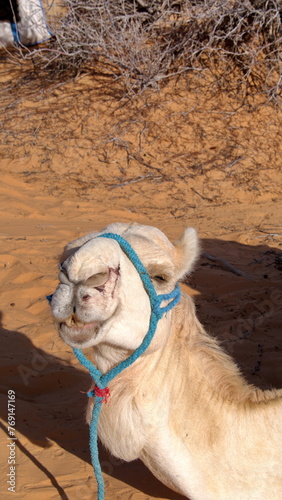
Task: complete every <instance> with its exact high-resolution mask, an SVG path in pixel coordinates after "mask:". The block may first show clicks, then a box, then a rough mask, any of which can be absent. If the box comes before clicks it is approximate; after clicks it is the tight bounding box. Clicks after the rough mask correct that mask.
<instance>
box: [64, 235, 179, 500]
mask: <svg viewBox="0 0 282 500" xmlns="http://www.w3.org/2000/svg"><path fill="white" fill-rule="evenodd" d="M97 238H111V239H113V240H115V241H117V242H118V244H119V245H120V247H121V248H122V250H123V251H124V253H125V254H126V255H127V257H128V258H129V259H130V260H131V262H132V264H133V265H134V266H135V268H136V270H137V271H138V273H139V276H140V278H141V280H142V282H143V285H144V288H145V290H146V292H147V294H148V296H149V299H150V304H151V316H150V323H149V329H148V332H147V334H146V335H145V337H144V339H143V341H142V343H141V344H140V346H139V347H138V348H137V349H136V350H135V351H134V352H133V353H132V354H131V355H130V356H129V357H128V358H126V359H125V360H123V361H121V362H120V363H119V364H118V365H116V366H115V367H114V368H112V369H111V370H110V371H109V372H107V373H105V374H104V375H103V374H102V373H101V372H100V370H98V369H97V368H96V367H95V366H94V365H93V364H92V363H91V361H89V360H88V359H87V358H86V356H85V355H84V354H83V352H82V351H81V350H80V349H73V352H74V354H75V356H76V357H77V359H78V360H79V361H80V363H81V364H82V365H83V366H84V367H85V368H86V369H87V370H88V371H89V373H90V375H91V377H92V378H93V379H94V382H95V388H96V390H95V388H94V390H91V391H89V392H88V393H87V395H88V396H89V397H94V408H93V412H92V418H91V422H90V453H91V461H92V465H93V468H94V472H95V477H96V481H97V486H98V494H97V499H98V500H104V480H103V476H102V470H101V466H100V461H99V452H98V420H99V415H100V411H101V407H102V403H103V401H104V400H105V397H107V394H108V393H107V392H103V390H104V391H108V388H107V386H108V383H109V382H110V381H111V380H112V379H113V378H114V377H116V375H118V374H119V373H121V372H122V371H123V370H124V369H125V368H127V367H128V366H130V365H131V364H132V363H134V361H135V360H136V359H138V358H139V356H141V355H142V354H143V353H144V351H145V350H146V349H147V348H148V347H149V345H150V343H151V341H152V339H153V336H154V334H155V331H156V328H157V325H158V321H159V320H160V319H161V317H162V316H163V314H164V313H166V312H168V311H170V309H172V308H173V307H174V306H175V305H176V304H177V303H178V302H179V300H180V296H181V290H180V287H179V285H178V284H177V285H176V287H175V288H174V290H173V291H172V292H171V293H167V294H162V295H158V294H157V292H156V290H155V288H154V286H153V284H152V282H151V279H150V276H149V274H148V272H147V270H146V269H145V267H144V266H143V264H142V262H141V260H140V259H139V257H138V255H137V253H136V252H135V250H133V248H132V247H131V245H130V244H129V243H128V241H126V240H125V239H124V238H122V237H121V236H119V235H118V234H114V233H105V234H101V235H99V236H97ZM164 300H169V301H170V302H169V304H168V305H166V306H164V307H161V303H162V302H163V301H164Z"/></svg>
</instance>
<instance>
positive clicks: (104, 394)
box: [93, 385, 110, 403]
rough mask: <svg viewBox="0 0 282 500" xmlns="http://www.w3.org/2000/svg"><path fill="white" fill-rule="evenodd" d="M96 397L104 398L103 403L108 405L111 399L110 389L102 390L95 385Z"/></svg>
mask: <svg viewBox="0 0 282 500" xmlns="http://www.w3.org/2000/svg"><path fill="white" fill-rule="evenodd" d="M93 391H94V394H95V396H98V398H103V399H102V401H101V403H107V401H108V399H109V397H110V389H109V388H108V387H105V388H104V389H100V387H98V385H95V386H94V388H93Z"/></svg>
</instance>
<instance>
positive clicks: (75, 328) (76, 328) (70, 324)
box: [59, 320, 100, 333]
mask: <svg viewBox="0 0 282 500" xmlns="http://www.w3.org/2000/svg"><path fill="white" fill-rule="evenodd" d="M99 326H100V322H99V321H91V322H89V323H84V322H83V321H78V320H76V321H75V322H74V321H72V320H71V321H69V320H66V321H62V322H61V323H59V329H60V330H61V329H62V328H64V329H65V330H68V331H70V332H74V333H75V332H78V333H79V332H81V331H83V330H87V329H89V328H91V329H92V328H93V327H94V328H96V329H97V327H99Z"/></svg>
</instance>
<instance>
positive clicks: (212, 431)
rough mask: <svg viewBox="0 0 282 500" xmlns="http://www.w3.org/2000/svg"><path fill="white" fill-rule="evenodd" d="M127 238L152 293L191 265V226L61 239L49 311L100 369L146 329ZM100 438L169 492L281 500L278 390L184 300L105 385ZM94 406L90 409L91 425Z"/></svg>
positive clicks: (125, 227) (205, 498)
mask: <svg viewBox="0 0 282 500" xmlns="http://www.w3.org/2000/svg"><path fill="white" fill-rule="evenodd" d="M106 232H112V233H116V234H119V235H121V236H122V237H123V238H125V239H126V240H127V241H128V242H129V243H130V244H131V245H132V247H133V248H134V250H135V251H136V252H137V254H138V256H139V258H140V259H141V261H142V263H143V264H144V266H145V267H146V269H147V270H148V272H149V274H150V276H151V279H152V282H153V284H154V286H155V289H156V291H157V292H158V293H168V292H170V291H171V290H172V289H173V288H174V287H175V284H176V282H177V281H178V280H180V279H183V278H184V277H185V276H186V275H187V274H188V273H189V272H190V271H191V269H192V267H193V265H194V263H195V261H196V259H197V257H198V254H199V244H198V238H197V234H196V232H195V230H194V229H192V228H188V229H186V230H185V232H184V234H183V236H182V238H181V239H180V240H178V241H177V242H175V243H174V244H172V243H170V241H169V240H168V239H167V237H166V236H165V235H164V234H163V233H162V232H161V231H159V230H158V229H156V228H153V227H150V226H142V225H139V224H122V223H117V224H111V225H110V226H108V227H107V228H106V229H104V230H103V231H101V232H100V233H97V232H96V233H91V234H89V235H87V236H84V237H82V238H80V239H78V240H76V241H74V242H72V243H70V244H69V245H67V247H66V249H65V254H64V263H63V266H62V270H61V272H60V284H59V286H58V288H57V290H56V292H55V294H54V296H53V299H52V312H53V315H54V317H55V319H56V321H57V323H58V329H59V333H60V336H61V338H62V339H63V340H64V341H65V342H66V343H67V344H69V345H70V346H72V347H77V348H80V349H83V348H85V347H90V346H92V349H93V357H94V362H95V364H96V366H97V367H98V369H99V370H100V371H101V372H102V373H105V372H107V371H108V370H109V369H111V368H112V367H113V366H115V365H116V364H117V363H118V362H119V361H121V360H122V359H125V358H126V357H128V356H129V354H131V352H132V351H133V350H135V349H136V348H137V347H138V346H139V345H140V344H141V342H142V340H143V338H144V336H145V335H146V333H147V331H148V326H149V318H150V302H149V298H148V295H147V293H146V291H145V290H144V287H143V284H142V282H141V279H140V277H139V275H138V272H137V271H136V269H135V267H134V266H133V264H132V263H131V262H130V260H129V259H128V258H127V257H126V255H125V254H124V252H123V251H122V249H121V247H120V246H119V244H118V243H117V242H116V241H114V240H111V239H106V238H102V237H100V238H95V236H97V235H98V234H103V233H106ZM109 388H110V398H109V400H108V402H107V403H106V404H103V405H102V410H101V416H100V422H99V437H100V439H101V441H102V442H103V444H104V445H105V446H106V447H107V448H108V449H109V450H110V452H111V453H112V454H113V455H115V456H116V457H119V458H121V459H123V460H126V461H130V460H134V459H136V458H140V459H141V460H142V461H143V462H144V464H145V465H146V466H147V467H148V468H149V469H150V470H151V471H152V473H153V474H154V475H155V476H156V477H157V478H158V479H160V481H162V482H163V483H164V484H165V485H167V486H168V487H170V488H171V489H173V490H175V491H177V492H179V493H182V494H183V495H185V496H186V497H187V498H189V499H190V500H266V499H270V500H281V498H282V469H281V463H282V433H281V421H282V390H281V389H279V390H271V391H270V390H269V391H262V390H260V389H258V388H256V387H254V386H252V385H249V384H248V383H247V382H246V381H245V380H244V378H243V377H242V375H241V374H240V371H239V369H238V367H237V365H236V364H235V363H234V362H233V361H232V359H231V358H230V357H229V356H228V355H227V354H226V353H225V352H224V351H223V350H222V349H221V347H220V346H219V344H218V342H217V341H216V340H215V339H214V338H211V337H210V336H209V335H208V334H207V333H206V332H205V330H204V329H203V327H202V326H201V324H200V323H199V321H198V319H197V317H196V313H195V307H194V304H193V301H192V299H191V298H190V297H189V296H187V295H186V294H185V293H182V296H181V300H180V302H179V304H178V305H177V306H176V307H174V308H173V309H172V310H171V311H169V312H168V313H167V314H165V315H164V316H163V318H162V319H161V320H160V321H159V323H158V327H157V330H156V333H155V336H154V338H153V341H152V343H151V345H150V346H149V348H148V349H147V351H145V353H144V354H143V355H142V356H141V357H140V358H139V359H138V360H137V361H135V362H134V363H133V365H132V366H130V367H128V368H126V369H125V370H124V371H123V372H122V373H121V374H119V375H118V376H117V377H116V378H115V379H114V380H113V381H112V382H110V384H109ZM92 406H93V401H92V400H91V399H90V402H89V405H88V411H87V415H88V421H89V419H90V416H91V412H92Z"/></svg>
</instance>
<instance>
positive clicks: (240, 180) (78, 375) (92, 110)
mask: <svg viewBox="0 0 282 500" xmlns="http://www.w3.org/2000/svg"><path fill="white" fill-rule="evenodd" d="M101 90H102V91H101ZM103 90H104V91H105V82H104V81H102V82H101V81H100V83H99V85H97V86H93V84H92V83H91V82H89V81H87V78H81V79H80V80H78V81H77V82H74V83H70V84H68V85H64V86H58V85H57V86H54V90H53V91H52V92H50V93H49V94H46V93H44V92H35V91H34V89H33V93H32V92H31V93H30V94H28V92H26V94H24V95H22V94H20V92H23V91H22V90H21V89H18V92H19V94H18V95H14V96H13V97H11V96H8V95H6V94H5V96H3V95H2V99H4V98H5V99H6V108H5V113H4V115H3V116H2V132H1V146H0V155H1V185H0V192H1V198H0V211H1V222H0V237H1V249H0V271H1V272H0V279H1V292H0V293H1V311H2V312H1V346H2V348H1V473H2V481H1V493H0V496H1V499H10V498H16V499H21V500H40V499H42V500H43V499H44V500H45V499H59V498H63V499H70V500H76V499H78V500H90V499H94V498H95V488H96V486H95V479H94V477H93V470H92V466H91V463H90V454H89V447H88V428H87V426H86V424H85V422H84V411H85V406H86V398H87V396H86V395H85V394H84V393H83V391H87V390H88V387H89V375H88V374H87V373H86V372H85V371H84V369H83V368H82V367H81V366H79V363H78V362H77V361H76V359H75V358H74V355H73V353H72V350H71V348H70V347H68V346H67V345H65V344H64V343H63V342H62V341H61V340H60V339H59V338H58V335H57V332H56V328H55V326H54V324H53V320H52V318H51V315H50V311H49V306H48V303H47V300H46V295H48V294H50V293H52V291H53V290H54V288H55V287H56V282H57V265H58V262H59V258H60V253H61V251H62V249H63V247H64V245H65V244H66V243H67V242H69V241H71V240H72V239H74V238H77V237H78V236H80V235H83V234H84V233H87V232H90V231H93V230H96V229H101V228H103V227H104V226H106V225H107V224H109V223H111V222H115V221H121V222H127V221H134V222H140V223H143V224H150V225H154V226H157V227H158V228H160V229H161V230H163V231H164V232H165V233H166V234H167V235H168V236H169V238H171V239H172V240H173V239H176V238H178V237H179V236H180V235H181V233H182V230H183V228H185V227H187V226H193V227H195V228H196V229H197V231H198V232H199V236H200V238H201V241H202V249H203V255H202V257H201V258H200V260H199V262H198V265H197V267H196V269H195V271H194V272H193V274H192V275H191V276H190V277H189V279H188V280H187V283H183V284H181V286H182V288H183V290H185V291H186V292H187V293H189V294H190V295H193V296H194V299H195V301H196V304H197V310H198V315H199V318H200V319H201V321H202V322H203V324H204V325H205V327H206V328H207V330H208V332H210V333H211V335H214V336H216V337H218V338H219V339H220V340H221V342H222V345H223V347H224V348H225V349H226V350H227V351H228V352H230V353H231V354H232V356H233V357H234V358H235V360H236V361H237V363H238V364H239V366H240V367H241V370H242V372H243V374H244V376H245V377H246V378H247V379H248V380H249V381H250V382H251V383H253V384H255V385H258V386H260V387H262V388H269V387H282V363H281V360H282V340H281V326H280V325H281V319H282V305H281V304H282V301H281V298H282V289H281V271H282V248H281V245H282V239H281V236H282V222H281V221H282V204H281V181H282V173H281V144H282V142H281V129H280V123H281V119H282V113H281V110H279V108H275V107H273V106H272V105H270V104H265V105H264V106H257V107H253V108H252V109H250V107H249V106H248V105H246V106H242V107H240V108H238V110H237V112H235V110H236V106H237V105H236V103H235V102H234V101H232V100H231V99H229V97H228V96H223V97H222V96H221V98H220V99H219V97H218V96H217V97H212V96H204V95H202V94H201V95H198V94H197V92H194V93H192V92H190V91H189V90H188V89H186V88H185V86H181V84H180V83H178V84H176V83H174V84H171V85H169V86H168V87H167V88H166V89H164V90H162V91H161V92H154V93H153V94H149V95H148V94H145V95H143V96H141V97H140V98H138V99H136V100H134V101H133V102H130V101H129V102H127V101H126V100H125V101H122V100H120V99H119V98H118V96H113V95H111V93H110V92H108V93H107V92H104V93H103ZM19 96H20V98H19ZM11 102H13V103H14V107H12V106H9V105H8V104H9V103H11ZM15 107H16V109H17V112H16V114H15V112H14V111H15ZM9 390H10V391H11V390H12V391H14V393H15V407H16V408H15V437H16V438H17V441H16V443H17V448H16V488H15V490H16V491H15V493H13V492H11V491H10V492H9V491H8V487H9V484H8V483H7V477H8V476H7V474H8V473H9V470H10V465H9V464H8V459H9V450H10V448H8V447H7V443H10V438H9V437H8V435H7V431H8V391H9ZM10 409H11V407H10ZM10 437H11V436H10ZM101 461H102V467H103V470H104V477H105V484H106V500H113V499H114V500H118V499H120V500H121V499H122V500H148V499H158V500H178V499H179V500H180V498H183V497H181V496H180V495H177V494H176V493H174V492H172V491H170V490H168V489H167V488H165V487H164V486H163V485H162V484H161V483H159V482H158V481H157V480H156V479H155V478H154V477H153V476H152V475H151V474H150V473H149V471H148V470H147V469H146V468H145V467H144V466H143V465H142V463H141V462H132V463H122V462H121V461H119V460H116V459H115V458H113V457H110V456H109V455H108V454H107V452H106V451H105V450H103V449H101ZM238 500H239V499H238Z"/></svg>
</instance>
